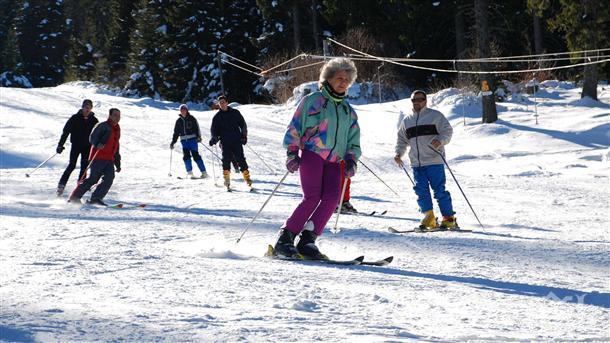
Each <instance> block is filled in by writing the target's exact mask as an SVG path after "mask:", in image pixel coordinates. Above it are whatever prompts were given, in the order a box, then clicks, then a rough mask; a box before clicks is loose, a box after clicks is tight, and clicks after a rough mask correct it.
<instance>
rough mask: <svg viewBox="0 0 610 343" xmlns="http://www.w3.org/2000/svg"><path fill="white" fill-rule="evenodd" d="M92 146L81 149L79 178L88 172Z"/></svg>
mask: <svg viewBox="0 0 610 343" xmlns="http://www.w3.org/2000/svg"><path fill="white" fill-rule="evenodd" d="M90 150H91V149H90V148H83V149H82V150H81V151H80V172H79V173H78V179H79V180H80V179H82V178H83V175H85V174H86V173H87V167H88V166H89V151H90Z"/></svg>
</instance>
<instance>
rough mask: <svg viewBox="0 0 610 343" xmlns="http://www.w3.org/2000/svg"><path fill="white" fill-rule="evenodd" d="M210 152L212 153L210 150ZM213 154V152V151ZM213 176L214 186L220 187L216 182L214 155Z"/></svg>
mask: <svg viewBox="0 0 610 343" xmlns="http://www.w3.org/2000/svg"><path fill="white" fill-rule="evenodd" d="M210 153H212V152H211V151H210ZM212 155H213V153H212ZM212 177H213V178H214V186H216V187H218V184H217V183H216V160H214V157H213V156H212Z"/></svg>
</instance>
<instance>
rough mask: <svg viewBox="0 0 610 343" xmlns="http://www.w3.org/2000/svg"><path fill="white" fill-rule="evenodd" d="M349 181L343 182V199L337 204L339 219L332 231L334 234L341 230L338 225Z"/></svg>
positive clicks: (336, 220)
mask: <svg viewBox="0 0 610 343" xmlns="http://www.w3.org/2000/svg"><path fill="white" fill-rule="evenodd" d="M347 180H349V178H347V177H346V178H345V181H343V189H342V190H341V197H340V198H339V204H337V218H336V219H335V226H333V228H332V230H330V232H332V233H338V232H339V231H341V230H339V229H338V228H337V225H338V224H339V216H340V215H341V203H343V196H345V190H346V189H347Z"/></svg>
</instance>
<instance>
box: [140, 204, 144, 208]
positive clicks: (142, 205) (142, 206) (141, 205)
mask: <svg viewBox="0 0 610 343" xmlns="http://www.w3.org/2000/svg"><path fill="white" fill-rule="evenodd" d="M138 207H141V208H144V207H146V204H138Z"/></svg>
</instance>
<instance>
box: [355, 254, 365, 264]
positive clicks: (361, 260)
mask: <svg viewBox="0 0 610 343" xmlns="http://www.w3.org/2000/svg"><path fill="white" fill-rule="evenodd" d="M354 261H358V262H360V263H362V262H363V261H364V255H363V256H358V257H356V258H355V259H354Z"/></svg>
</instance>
